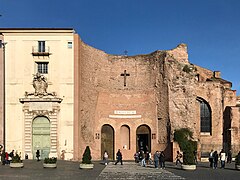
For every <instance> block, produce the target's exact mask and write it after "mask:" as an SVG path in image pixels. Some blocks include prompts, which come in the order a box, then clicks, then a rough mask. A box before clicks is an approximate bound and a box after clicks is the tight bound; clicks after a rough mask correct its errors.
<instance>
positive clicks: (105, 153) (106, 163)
mask: <svg viewBox="0 0 240 180" xmlns="http://www.w3.org/2000/svg"><path fill="white" fill-rule="evenodd" d="M103 161H104V164H105V165H108V153H107V151H105V152H104V154H103Z"/></svg>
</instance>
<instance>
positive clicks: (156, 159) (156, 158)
mask: <svg viewBox="0 0 240 180" xmlns="http://www.w3.org/2000/svg"><path fill="white" fill-rule="evenodd" d="M153 160H154V167H155V168H156V169H158V161H159V153H158V151H156V152H155V153H154V155H153Z"/></svg>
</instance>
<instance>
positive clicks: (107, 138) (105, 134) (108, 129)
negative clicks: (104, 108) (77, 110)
mask: <svg viewBox="0 0 240 180" xmlns="http://www.w3.org/2000/svg"><path fill="white" fill-rule="evenodd" d="M105 151H107V153H108V159H110V160H114V129H113V128H112V126H110V125H103V126H102V130H101V157H102V156H103V154H104V152H105Z"/></svg>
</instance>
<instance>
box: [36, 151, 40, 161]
mask: <svg viewBox="0 0 240 180" xmlns="http://www.w3.org/2000/svg"><path fill="white" fill-rule="evenodd" d="M36 157H37V161H40V159H39V158H40V151H39V150H37V152H36Z"/></svg>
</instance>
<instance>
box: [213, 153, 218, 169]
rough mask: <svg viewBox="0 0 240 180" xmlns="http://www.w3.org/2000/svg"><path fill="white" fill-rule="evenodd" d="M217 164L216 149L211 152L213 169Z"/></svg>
mask: <svg viewBox="0 0 240 180" xmlns="http://www.w3.org/2000/svg"><path fill="white" fill-rule="evenodd" d="M217 165H218V153H217V151H214V153H213V169H217Z"/></svg>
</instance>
